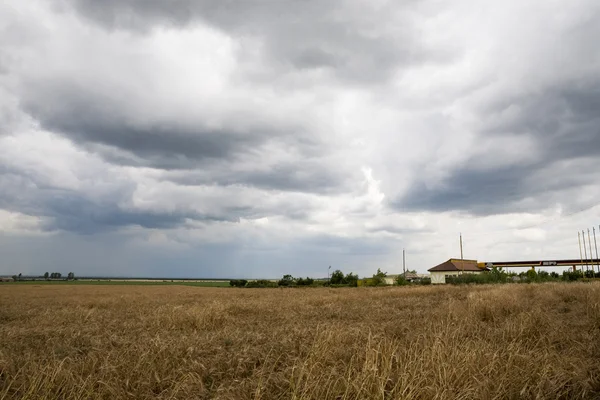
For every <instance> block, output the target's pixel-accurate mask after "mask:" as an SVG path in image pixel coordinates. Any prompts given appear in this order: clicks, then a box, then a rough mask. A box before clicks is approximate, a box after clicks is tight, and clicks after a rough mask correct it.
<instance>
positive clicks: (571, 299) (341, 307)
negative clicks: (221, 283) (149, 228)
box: [0, 283, 600, 399]
mask: <svg viewBox="0 0 600 400" xmlns="http://www.w3.org/2000/svg"><path fill="white" fill-rule="evenodd" d="M599 360H600V284H597V283H572V284H565V283H561V284H540V285H534V284H532V285H525V284H522V285H499V286H478V287H470V286H469V287H467V286H464V287H448V286H446V287H391V288H339V289H331V288H306V289H233V288H197V287H185V286H180V287H179V286H88V285H86V286H67V285H58V284H57V285H44V286H41V285H40V286H33V285H26V286H24V285H4V286H2V285H0V398H1V399H13V398H17V399H126V398H131V399H522V398H524V399H545V398H551V399H559V398H562V399H577V398H582V399H591V398H600V361H599Z"/></svg>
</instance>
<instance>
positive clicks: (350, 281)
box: [344, 272, 358, 287]
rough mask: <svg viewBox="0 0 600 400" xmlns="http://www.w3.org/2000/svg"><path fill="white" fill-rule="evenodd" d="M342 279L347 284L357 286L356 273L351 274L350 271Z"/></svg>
mask: <svg viewBox="0 0 600 400" xmlns="http://www.w3.org/2000/svg"><path fill="white" fill-rule="evenodd" d="M344 280H345V281H346V283H347V284H348V286H352V287H355V286H358V275H357V274H353V273H352V272H350V273H349V274H348V275H346V277H345V278H344Z"/></svg>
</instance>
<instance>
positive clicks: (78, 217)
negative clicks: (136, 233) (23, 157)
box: [0, 164, 255, 234]
mask: <svg viewBox="0 0 600 400" xmlns="http://www.w3.org/2000/svg"><path fill="white" fill-rule="evenodd" d="M0 175H1V179H0V209H5V210H9V211H16V212H19V213H22V214H26V215H32V216H37V217H42V218H44V220H43V225H42V228H43V229H45V230H48V231H54V230H63V231H69V232H76V233H81V234H93V233H98V232H102V231H109V230H113V229H116V228H119V227H125V226H140V227H144V228H152V229H168V228H175V227H178V226H181V225H183V224H184V223H185V222H186V220H195V221H205V222H213V221H214V222H224V221H227V222H237V221H239V218H240V217H241V216H246V217H247V216H248V215H252V214H253V213H255V212H254V211H253V210H250V209H247V208H235V207H230V208H225V209H223V211H222V212H218V213H214V214H210V213H199V212H194V211H185V210H181V211H177V210H176V211H161V210H159V211H153V210H141V209H136V208H134V207H126V206H121V205H119V203H120V202H123V201H128V200H129V198H130V197H131V194H132V193H133V190H134V187H133V186H131V185H130V186H124V187H119V188H115V189H113V190H112V193H106V194H104V196H103V197H102V198H92V197H90V196H88V195H86V194H85V193H82V192H79V191H75V190H69V189H64V188H58V187H54V186H52V185H49V184H48V183H45V182H44V179H43V178H41V177H37V176H35V175H33V174H27V173H24V172H23V171H20V170H18V169H16V168H9V167H6V166H2V165H1V164H0Z"/></svg>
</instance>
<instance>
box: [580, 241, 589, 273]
mask: <svg viewBox="0 0 600 400" xmlns="http://www.w3.org/2000/svg"><path fill="white" fill-rule="evenodd" d="M581 236H583V254H584V255H585V270H586V271H587V269H588V265H587V263H588V258H587V250H586V248H585V231H581ZM581 270H582V271H583V267H581Z"/></svg>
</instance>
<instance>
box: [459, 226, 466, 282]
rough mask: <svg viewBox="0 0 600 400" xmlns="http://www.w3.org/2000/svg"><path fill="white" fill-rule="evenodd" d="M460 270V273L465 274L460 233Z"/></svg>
mask: <svg viewBox="0 0 600 400" xmlns="http://www.w3.org/2000/svg"><path fill="white" fill-rule="evenodd" d="M460 269H461V273H463V274H464V273H465V261H464V258H463V247H462V232H461V233H460Z"/></svg>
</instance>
